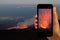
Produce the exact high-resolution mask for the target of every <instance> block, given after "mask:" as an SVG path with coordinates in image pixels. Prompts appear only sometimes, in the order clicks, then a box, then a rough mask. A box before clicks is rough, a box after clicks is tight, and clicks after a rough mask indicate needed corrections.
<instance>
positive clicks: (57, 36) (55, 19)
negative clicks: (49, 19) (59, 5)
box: [34, 7, 60, 40]
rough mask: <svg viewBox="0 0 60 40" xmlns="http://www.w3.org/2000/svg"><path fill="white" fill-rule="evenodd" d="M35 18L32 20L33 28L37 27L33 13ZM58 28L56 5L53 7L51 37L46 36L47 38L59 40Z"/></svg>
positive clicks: (59, 32) (59, 31) (59, 30)
mask: <svg viewBox="0 0 60 40" xmlns="http://www.w3.org/2000/svg"><path fill="white" fill-rule="evenodd" d="M34 18H35V20H34V25H35V28H36V29H37V26H36V25H37V23H35V22H37V19H36V18H37V15H35V17H34ZM59 38H60V28H59V22H58V16H57V11H56V7H53V36H52V37H48V39H49V40H60V39H59Z"/></svg>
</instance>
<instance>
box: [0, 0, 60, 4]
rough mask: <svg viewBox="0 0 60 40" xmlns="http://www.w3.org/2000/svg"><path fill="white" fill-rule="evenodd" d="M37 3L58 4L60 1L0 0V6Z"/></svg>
mask: <svg viewBox="0 0 60 40" xmlns="http://www.w3.org/2000/svg"><path fill="white" fill-rule="evenodd" d="M38 3H53V4H60V0H0V4H38Z"/></svg>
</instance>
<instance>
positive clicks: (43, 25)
mask: <svg viewBox="0 0 60 40" xmlns="http://www.w3.org/2000/svg"><path fill="white" fill-rule="evenodd" d="M37 16H38V18H37V20H38V22H37V23H38V25H37V30H38V35H39V36H52V35H53V5H52V4H38V5H37Z"/></svg>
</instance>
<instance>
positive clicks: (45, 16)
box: [39, 11, 51, 29]
mask: <svg viewBox="0 0 60 40" xmlns="http://www.w3.org/2000/svg"><path fill="white" fill-rule="evenodd" d="M50 17H51V15H50V11H44V12H42V14H41V16H40V19H41V20H40V23H39V28H45V29H46V28H48V25H49V21H50Z"/></svg>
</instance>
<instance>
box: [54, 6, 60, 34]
mask: <svg viewBox="0 0 60 40" xmlns="http://www.w3.org/2000/svg"><path fill="white" fill-rule="evenodd" d="M53 31H54V32H55V33H56V34H59V22H58V15H57V11H56V7H53Z"/></svg>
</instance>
